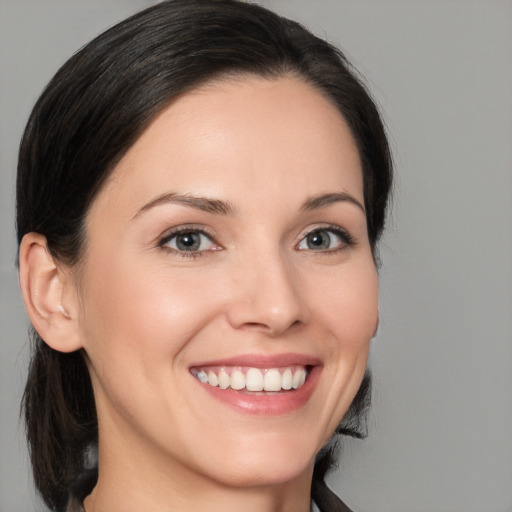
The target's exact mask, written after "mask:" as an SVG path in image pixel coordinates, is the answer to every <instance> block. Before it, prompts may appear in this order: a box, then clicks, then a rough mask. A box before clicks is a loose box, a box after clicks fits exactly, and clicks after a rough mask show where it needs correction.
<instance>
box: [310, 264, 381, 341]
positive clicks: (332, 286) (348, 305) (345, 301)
mask: <svg viewBox="0 0 512 512" xmlns="http://www.w3.org/2000/svg"><path fill="white" fill-rule="evenodd" d="M316 288H317V290H318V292H317V299H316V300H317V304H318V307H317V308H316V313H317V315H318V316H320V317H321V319H322V322H323V323H324V324H325V326H326V327H327V329H328V330H329V331H330V333H331V334H332V335H333V338H334V340H335V346H333V347H332V349H333V350H336V351H339V350H343V351H351V350H356V351H357V350H358V349H365V348H366V349H367V348H368V346H369V341H370V339H371V338H372V337H373V334H374V332H375V328H376V326H377V322H378V276H377V271H376V269H375V266H374V264H373V261H364V260H363V261H360V262H357V265H356V264H355V265H352V266H350V267H348V266H347V267H346V268H340V270H339V273H338V274H337V275H335V276H330V277H329V279H326V281H325V282H324V283H323V286H317V287H316Z"/></svg>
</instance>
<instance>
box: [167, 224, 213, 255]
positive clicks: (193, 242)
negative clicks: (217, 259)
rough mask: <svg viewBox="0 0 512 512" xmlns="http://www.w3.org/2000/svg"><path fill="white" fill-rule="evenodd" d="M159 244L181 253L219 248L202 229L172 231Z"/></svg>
mask: <svg viewBox="0 0 512 512" xmlns="http://www.w3.org/2000/svg"><path fill="white" fill-rule="evenodd" d="M159 245H160V246H161V247H165V248H168V249H171V250H173V251H176V252H180V253H187V252H188V253H198V252H204V251H215V250H219V249H220V247H219V246H218V245H217V244H216V243H215V242H214V241H213V240H212V238H211V237H210V236H209V235H208V234H207V233H205V232H204V231H202V230H200V229H190V228H186V229H182V230H179V231H175V232H173V233H170V234H169V235H167V236H166V237H165V238H163V239H162V240H161V241H160V243H159Z"/></svg>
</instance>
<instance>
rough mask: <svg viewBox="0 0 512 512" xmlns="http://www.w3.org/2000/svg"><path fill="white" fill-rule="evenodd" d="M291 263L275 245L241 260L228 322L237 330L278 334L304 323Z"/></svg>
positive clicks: (297, 286)
mask: <svg viewBox="0 0 512 512" xmlns="http://www.w3.org/2000/svg"><path fill="white" fill-rule="evenodd" d="M297 277H298V276H297V275H296V273H295V270H294V267H293V264H292V262H291V261H290V260H289V259H287V258H286V257H285V255H284V254H283V252H282V250H281V248H280V247H279V246H278V245H276V246H273V247H268V245H267V247H266V249H264V250H258V251H256V252H254V253H253V254H252V255H251V257H243V258H241V262H240V265H239V268H238V272H237V276H236V279H235V281H234V286H235V290H233V292H234V293H233V295H232V297H233V300H232V303H231V305H230V309H229V319H230V322H231V324H232V325H233V326H235V327H237V328H241V327H245V328H251V329H260V330H262V331H265V332H266V333H267V334H270V335H278V334H280V333H282V332H284V331H285V330H286V329H287V328H288V327H291V326H292V325H294V324H295V323H297V322H304V321H305V308H304V304H303V302H302V300H301V299H302V298H301V296H300V286H299V282H298V280H297Z"/></svg>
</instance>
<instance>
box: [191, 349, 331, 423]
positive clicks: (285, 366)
mask: <svg viewBox="0 0 512 512" xmlns="http://www.w3.org/2000/svg"><path fill="white" fill-rule="evenodd" d="M322 368H323V364H322V362H321V361H320V360H318V359H316V358H314V357H309V356H302V355H294V354H285V355H281V356H276V357H265V356H252V355H248V356H240V357H233V358H230V359H223V360H219V361H210V362H208V363H206V362H205V363H199V364H196V365H194V366H191V367H190V368H189V370H190V373H191V375H192V376H193V377H194V379H195V380H196V382H197V383H198V384H199V385H200V387H201V388H202V389H203V390H204V391H206V392H207V394H208V395H209V396H211V397H213V398H214V399H216V400H217V401H219V402H222V403H224V404H226V405H228V406H229V407H231V408H232V409H234V410H235V411H237V412H239V413H242V414H257V415H263V416H269V415H283V414H288V413H291V412H293V411H296V410H298V409H300V408H301V407H303V406H304V405H305V404H306V403H307V402H308V401H309V399H310V398H311V396H312V395H313V393H314V390H315V388H316V385H317V383H318V381H319V378H320V374H321V372H322Z"/></svg>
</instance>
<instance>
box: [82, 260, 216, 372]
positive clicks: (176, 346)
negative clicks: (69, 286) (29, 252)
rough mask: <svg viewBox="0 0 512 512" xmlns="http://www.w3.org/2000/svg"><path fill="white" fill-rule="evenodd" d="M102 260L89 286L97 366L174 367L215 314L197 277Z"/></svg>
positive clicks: (87, 318) (89, 326)
mask: <svg viewBox="0 0 512 512" xmlns="http://www.w3.org/2000/svg"><path fill="white" fill-rule="evenodd" d="M96 261H97V262H98V264H97V265H95V268H94V271H91V272H90V274H89V276H88V277H87V281H86V282H87V290H86V291H85V294H84V300H83V310H84V311H83V322H82V325H83V337H84V346H85V349H86V351H87V352H88V354H89V357H90V359H91V360H92V362H93V364H94V361H95V360H96V361H98V362H101V361H109V364H114V362H117V361H119V362H120V363H121V362H122V361H125V362H128V361H129V360H130V363H133V365H138V366H139V367H140V366H141V365H146V366H147V367H148V368H149V367H152V368H153V369H156V368H158V367H161V366H162V359H164V358H165V360H166V361H167V365H169V363H172V362H173V361H174V358H176V356H177V355H179V354H180V351H181V350H182V348H183V347H184V346H186V344H187V342H188V341H189V340H190V339H191V338H192V337H193V336H194V333H195V332H197V331H198V330H199V329H201V327H202V326H203V325H204V323H205V322H208V320H209V318H210V316H211V314H213V310H214V307H213V305H212V303H211V298H210V297H209V296H208V295H204V294H201V293H200V289H201V287H200V285H201V283H198V282H197V281H198V280H199V277H197V276H196V277H194V276H191V275H181V274H180V273H176V272H174V273H173V274H172V275H170V272H169V271H168V270H167V269H166V268H165V266H161V267H159V268H154V267H150V266H144V265H141V264H140V263H139V264H136V263H135V262H131V261H130V260H125V261H119V260H118V261H112V260H110V261H103V264H101V263H100V261H101V260H100V259H99V258H98V259H97V260H96ZM158 363H160V364H158ZM167 368H168V366H167Z"/></svg>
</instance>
